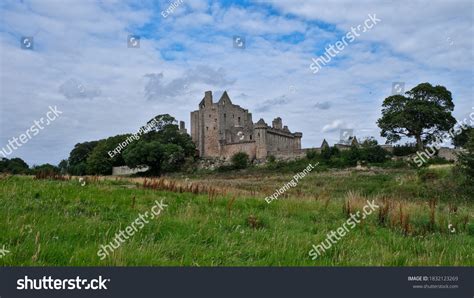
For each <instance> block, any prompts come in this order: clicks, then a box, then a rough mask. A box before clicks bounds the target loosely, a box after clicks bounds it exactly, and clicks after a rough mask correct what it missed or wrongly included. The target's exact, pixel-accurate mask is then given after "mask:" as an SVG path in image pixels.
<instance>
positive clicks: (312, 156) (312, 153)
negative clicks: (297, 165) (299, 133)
mask: <svg viewBox="0 0 474 298" xmlns="http://www.w3.org/2000/svg"><path fill="white" fill-rule="evenodd" d="M316 157H318V152H317V151H316V150H312V149H310V150H308V151H306V158H307V159H309V160H311V159H315V158H316Z"/></svg>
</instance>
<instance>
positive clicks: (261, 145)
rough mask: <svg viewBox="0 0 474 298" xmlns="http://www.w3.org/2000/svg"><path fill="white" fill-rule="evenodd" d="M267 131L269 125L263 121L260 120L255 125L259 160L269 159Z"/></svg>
mask: <svg viewBox="0 0 474 298" xmlns="http://www.w3.org/2000/svg"><path fill="white" fill-rule="evenodd" d="M267 129H268V125H267V124H266V123H265V121H264V120H263V119H260V120H258V122H257V123H255V125H254V131H255V142H256V146H257V148H256V158H257V159H265V158H267V154H268V148H267Z"/></svg>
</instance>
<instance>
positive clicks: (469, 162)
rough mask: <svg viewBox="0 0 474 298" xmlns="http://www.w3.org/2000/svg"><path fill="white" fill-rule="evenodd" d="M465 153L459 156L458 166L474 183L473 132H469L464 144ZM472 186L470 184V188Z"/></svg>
mask: <svg viewBox="0 0 474 298" xmlns="http://www.w3.org/2000/svg"><path fill="white" fill-rule="evenodd" d="M464 149H465V150H466V151H465V152H462V153H460V154H459V166H460V168H461V170H462V172H464V173H465V174H466V175H467V176H468V178H469V179H470V181H471V183H473V182H474V130H472V129H471V130H470V131H469V134H468V138H467V141H466V143H465V144H464ZM472 185H473V184H471V186H472Z"/></svg>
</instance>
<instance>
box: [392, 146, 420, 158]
mask: <svg viewBox="0 0 474 298" xmlns="http://www.w3.org/2000/svg"><path fill="white" fill-rule="evenodd" d="M416 151H417V150H416V144H415V143H406V144H403V145H396V146H393V155H395V156H407V155H411V154H414V153H416Z"/></svg>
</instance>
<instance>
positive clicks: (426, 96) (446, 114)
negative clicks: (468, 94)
mask: <svg viewBox="0 0 474 298" xmlns="http://www.w3.org/2000/svg"><path fill="white" fill-rule="evenodd" d="M453 109H454V103H453V99H452V97H451V92H450V91H449V90H447V89H446V88H445V87H444V86H432V85H431V84H429V83H422V84H419V85H418V86H416V87H414V88H413V89H411V90H410V91H408V92H405V94H404V95H392V96H389V97H387V98H386V99H385V100H384V102H383V104H382V117H381V118H380V119H378V121H377V124H378V126H379V127H380V128H381V133H380V134H381V136H383V137H385V138H387V142H388V143H395V142H397V141H399V140H400V139H401V138H402V137H409V138H415V140H416V145H417V147H418V149H423V147H424V144H429V143H431V142H433V141H434V140H435V138H436V136H439V135H441V134H442V133H443V132H447V131H448V130H449V129H451V128H452V127H453V126H454V124H455V123H456V120H455V119H454V117H453V116H452V115H451V112H452V111H453Z"/></svg>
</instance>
